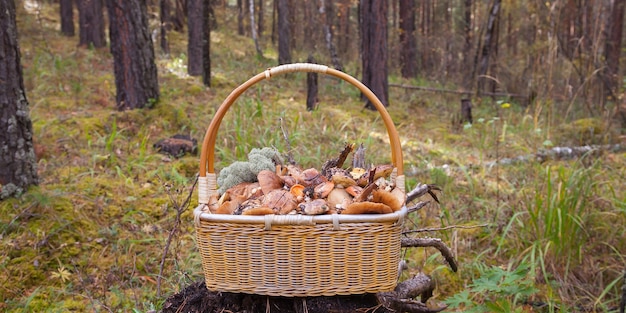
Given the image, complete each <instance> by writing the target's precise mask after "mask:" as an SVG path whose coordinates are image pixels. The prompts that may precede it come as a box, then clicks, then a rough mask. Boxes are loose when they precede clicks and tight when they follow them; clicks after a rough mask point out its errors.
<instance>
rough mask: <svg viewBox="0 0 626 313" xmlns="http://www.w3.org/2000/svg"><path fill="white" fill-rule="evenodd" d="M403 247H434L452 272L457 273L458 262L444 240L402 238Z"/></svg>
mask: <svg viewBox="0 0 626 313" xmlns="http://www.w3.org/2000/svg"><path fill="white" fill-rule="evenodd" d="M401 245H402V247H434V248H437V250H439V252H441V255H443V257H444V258H445V259H446V262H448V264H449V265H450V268H451V269H452V271H454V272H456V271H457V270H458V266H457V264H456V260H455V259H454V256H453V255H452V251H450V248H448V246H446V244H445V243H444V242H443V240H441V239H439V238H402V241H401Z"/></svg>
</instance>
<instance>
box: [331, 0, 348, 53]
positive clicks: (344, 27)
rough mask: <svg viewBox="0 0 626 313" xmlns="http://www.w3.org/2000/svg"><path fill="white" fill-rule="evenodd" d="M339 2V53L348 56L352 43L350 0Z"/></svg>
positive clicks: (336, 34)
mask: <svg viewBox="0 0 626 313" xmlns="http://www.w3.org/2000/svg"><path fill="white" fill-rule="evenodd" d="M339 2H340V3H338V6H339V9H338V13H337V14H338V15H339V24H338V27H337V32H335V36H336V37H337V38H338V44H337V47H338V50H339V53H340V54H341V55H342V57H344V59H345V58H346V53H347V52H348V48H349V43H350V40H351V38H350V0H341V1H339Z"/></svg>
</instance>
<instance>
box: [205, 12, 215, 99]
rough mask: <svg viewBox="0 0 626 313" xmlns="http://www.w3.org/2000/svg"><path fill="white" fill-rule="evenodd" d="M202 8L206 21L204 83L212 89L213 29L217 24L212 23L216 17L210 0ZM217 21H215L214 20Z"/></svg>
mask: <svg viewBox="0 0 626 313" xmlns="http://www.w3.org/2000/svg"><path fill="white" fill-rule="evenodd" d="M203 2H204V5H203V6H202V12H203V14H202V15H203V16H204V18H205V19H206V21H205V22H204V27H203V28H202V32H203V36H202V37H203V40H202V83H203V84H204V85H205V86H207V87H211V27H212V26H215V27H217V22H215V23H211V22H210V19H211V16H213V18H214V17H215V15H214V14H212V13H213V7H212V5H211V1H210V0H203ZM213 20H215V19H213Z"/></svg>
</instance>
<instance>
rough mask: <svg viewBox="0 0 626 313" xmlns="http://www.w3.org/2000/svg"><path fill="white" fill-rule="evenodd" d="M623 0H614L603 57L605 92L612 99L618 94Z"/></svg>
mask: <svg viewBox="0 0 626 313" xmlns="http://www.w3.org/2000/svg"><path fill="white" fill-rule="evenodd" d="M624 2H625V0H615V1H614V2H613V9H612V10H611V17H610V20H609V29H608V36H607V38H606V48H605V50H604V51H605V58H606V77H607V84H606V86H605V87H606V94H607V95H609V96H611V98H613V100H614V99H615V96H616V95H618V94H619V85H620V84H619V82H621V79H620V76H619V73H620V72H619V59H620V52H621V50H622V30H623V25H624Z"/></svg>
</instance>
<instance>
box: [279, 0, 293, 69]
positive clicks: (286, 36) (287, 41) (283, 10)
mask: <svg viewBox="0 0 626 313" xmlns="http://www.w3.org/2000/svg"><path fill="white" fill-rule="evenodd" d="M290 48H291V29H290V27H289V6H288V0H278V64H279V65H280V64H287V63H291V52H290Z"/></svg>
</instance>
